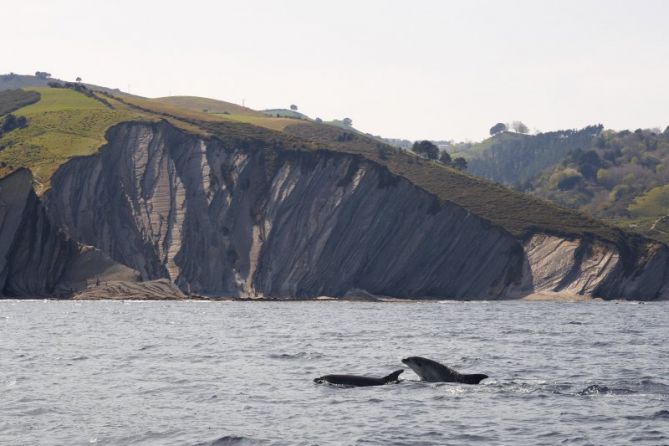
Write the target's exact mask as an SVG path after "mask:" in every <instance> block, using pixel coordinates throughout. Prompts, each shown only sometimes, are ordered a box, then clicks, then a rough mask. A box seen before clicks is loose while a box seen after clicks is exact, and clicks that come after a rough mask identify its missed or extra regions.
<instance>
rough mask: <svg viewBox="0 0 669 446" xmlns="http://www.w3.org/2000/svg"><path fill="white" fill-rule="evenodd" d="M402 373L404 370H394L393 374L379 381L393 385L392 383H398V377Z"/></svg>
mask: <svg viewBox="0 0 669 446" xmlns="http://www.w3.org/2000/svg"><path fill="white" fill-rule="evenodd" d="M402 372H404V369H399V370H395V371H394V372H393V373H391V374H390V375H388V376H384V377H383V378H381V379H382V380H383V382H384V383H394V382H398V381H399V377H400V375H401V374H402Z"/></svg>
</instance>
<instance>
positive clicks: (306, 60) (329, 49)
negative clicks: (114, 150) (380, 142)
mask: <svg viewBox="0 0 669 446" xmlns="http://www.w3.org/2000/svg"><path fill="white" fill-rule="evenodd" d="M0 11H2V15H3V19H2V27H1V28H0V37H2V39H1V41H2V42H3V49H2V55H1V56H0V73H7V72H10V71H13V72H17V73H34V72H35V71H36V70H41V71H48V72H50V73H52V74H53V75H54V77H60V78H63V79H74V78H75V77H77V76H81V77H82V78H83V79H84V81H86V82H90V83H95V84H99V85H105V86H109V87H118V88H121V89H123V90H127V89H128V86H130V91H131V92H132V93H135V94H139V95H143V96H149V97H156V96H166V95H169V94H172V95H197V96H206V97H212V98H218V99H224V100H228V101H231V102H236V103H240V102H241V101H242V99H245V100H246V105H247V106H250V107H253V108H258V109H261V108H272V107H286V106H288V105H290V104H291V103H295V104H298V105H299V107H300V110H301V111H303V112H305V113H307V114H308V115H310V116H312V117H317V116H318V117H321V118H323V119H331V118H343V117H350V118H351V119H353V123H354V125H355V126H356V127H357V128H359V129H361V130H364V131H368V132H371V133H376V134H381V135H383V136H387V137H401V138H408V139H423V138H427V139H442V138H443V139H446V138H448V139H456V140H462V139H467V138H468V139H480V138H483V137H485V136H486V135H487V132H488V129H489V128H490V126H491V125H492V124H494V123H495V122H498V121H511V120H515V119H520V120H522V121H524V122H525V123H526V124H527V125H528V126H529V127H530V128H532V129H534V128H537V129H540V130H544V131H546V130H551V129H558V128H573V127H582V126H585V125H588V124H592V123H599V122H601V123H603V124H604V125H606V126H607V127H610V128H616V129H622V128H630V129H635V128H638V127H655V126H661V127H662V128H664V127H665V126H667V125H669V25H668V23H669V22H668V20H669V1H662V0H634V1H632V0H629V1H616V0H602V1H596V0H575V1H567V0H554V1H550V2H549V1H542V0H527V1H522V0H518V1H501V0H499V1H475V0H462V1H445V0H405V1H392V0H357V1H349V0H339V1H327V2H326V1H315V0H235V1H228V0H218V1H214V0H212V1H207V0H188V1H171V0H162V1H153V0H115V1H104V2H103V1H96V0H88V1H76V0H21V1H17V0H0Z"/></svg>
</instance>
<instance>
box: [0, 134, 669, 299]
mask: <svg viewBox="0 0 669 446" xmlns="http://www.w3.org/2000/svg"><path fill="white" fill-rule="evenodd" d="M107 137H108V140H109V144H108V145H107V146H105V147H103V148H102V149H101V150H100V151H99V153H97V154H95V155H93V156H88V157H81V158H77V159H73V160H70V161H69V162H67V163H66V164H64V165H63V166H61V167H60V168H59V170H58V171H57V172H56V173H55V175H54V176H53V178H52V187H51V189H50V190H49V191H48V192H47V193H46V195H45V196H44V198H43V202H44V206H42V204H41V203H40V201H39V200H38V199H37V197H35V195H34V193H32V190H31V188H30V187H27V186H25V185H23V186H22V187H19V188H18V189H17V186H16V185H13V186H11V185H10V183H12V182H7V185H6V187H8V188H9V187H11V188H14V189H16V190H15V191H14V192H11V193H10V194H9V195H7V196H11V199H8V201H7V210H6V211H3V212H5V213H4V214H3V223H2V225H1V226H0V267H1V268H0V271H2V276H0V278H1V279H2V281H1V282H0V284H2V286H3V289H5V290H8V292H9V293H10V294H13V295H19V294H22V293H24V294H26V295H27V294H28V293H48V292H49V290H52V291H53V290H63V289H66V288H67V287H69V286H70V284H72V283H77V284H79V285H78V287H79V288H77V289H80V288H84V287H86V286H90V285H91V278H96V282H97V278H98V277H100V275H101V272H102V273H104V278H103V279H102V280H103V281H104V282H107V281H113V284H112V286H111V288H109V289H107V288H105V287H108V286H109V285H105V284H103V285H100V286H95V287H94V288H92V289H90V290H88V291H86V292H84V293H80V294H79V295H78V296H79V298H95V297H98V298H99V296H110V298H113V297H117V296H122V295H124V293H125V294H127V295H129V296H138V297H137V298H139V297H141V296H143V297H142V298H146V297H147V296H150V295H152V293H153V295H154V296H157V297H160V296H169V295H172V296H176V295H177V293H176V291H175V290H174V289H172V290H170V289H169V287H167V288H165V286H164V285H166V284H170V283H171V284H175V285H176V286H177V287H178V288H179V289H180V290H182V291H183V292H185V293H186V294H190V293H191V292H192V293H194V294H198V295H204V296H231V297H245V298H254V297H272V298H288V297H290V298H311V297H317V296H335V297H341V296H346V295H347V294H348V295H350V294H351V293H358V294H359V293H363V294H365V295H372V296H374V295H377V296H389V297H402V298H456V299H458V298H472V299H473V298H487V299H489V298H514V297H523V296H526V295H528V294H532V293H536V292H549V293H563V294H573V295H581V296H599V297H605V298H620V297H625V298H638V299H656V298H666V297H667V295H668V294H669V293H668V292H667V289H666V286H665V284H666V283H667V263H668V260H669V257H668V255H667V248H666V247H665V246H664V245H661V244H653V243H649V244H648V245H647V247H646V249H645V251H644V253H645V254H643V255H641V256H631V255H630V254H629V253H627V252H621V251H620V249H619V248H618V247H617V246H615V245H613V244H611V243H607V242H605V241H601V240H597V239H590V238H586V237H566V236H558V235H554V234H553V235H551V234H544V233H541V232H537V233H535V234H533V235H531V236H529V237H528V238H527V239H525V240H517V239H516V238H514V237H513V236H512V235H511V234H509V233H508V232H507V231H505V230H504V229H502V228H501V227H498V226H496V225H494V224H492V223H490V222H488V221H486V220H484V219H482V218H480V217H478V216H476V215H474V214H472V213H470V212H468V211H467V210H465V209H463V208H461V207H459V206H457V205H455V204H452V203H441V202H439V201H438V200H437V199H436V198H435V197H434V196H433V195H431V194H430V193H428V192H426V191H425V190H423V189H420V188H418V187H416V186H415V185H414V184H412V183H411V182H409V181H408V180H406V179H404V178H403V177H399V176H396V175H393V174H391V173H390V172H389V171H388V170H387V169H386V168H385V167H384V166H382V165H380V164H377V163H375V162H373V161H370V160H367V159H365V158H363V157H360V156H356V155H351V154H344V153H338V152H332V151H325V150H319V151H308V150H303V151H300V150H288V149H283V148H276V147H274V148H271V146H272V144H271V142H268V141H250V140H220V139H216V138H212V139H203V138H201V137H198V136H196V135H191V134H188V133H184V132H182V131H180V130H178V129H176V128H174V127H172V126H171V125H170V124H168V123H166V122H161V123H139V122H135V123H124V124H120V125H118V126H115V127H113V128H112V129H111V130H110V131H109V132H108V135H107ZM21 175H25V174H21ZM7 180H8V179H5V180H2V181H3V182H5V181H7ZM12 181H14V180H12ZM3 184H4V183H3ZM12 184H13V183H12ZM3 187H4V186H3ZM19 189H20V190H19ZM1 194H2V192H1V191H0V195H1ZM28 223H29V224H28ZM56 228H57V229H56ZM63 233H65V234H67V237H65V236H64V235H63ZM68 237H69V238H71V239H72V240H69V238H68ZM38 239H39V241H37V240H38ZM10 241H11V242H10ZM74 241H76V243H75V242H74ZM85 247H87V248H85ZM45 250H46V251H45ZM34 253H41V254H39V255H38V256H35V255H34ZM86 256H88V257H86ZM41 257H43V258H41ZM3 262H4V263H3ZM33 268H35V269H36V270H39V271H41V272H42V274H41V275H40V277H41V279H40V280H43V281H44V283H41V282H40V283H37V282H35V283H33V282H31V280H32V279H31V278H32V277H33V276H30V274H29V273H28V272H29V271H30V270H31V269H33ZM89 268H90V269H91V271H88V269H89ZM93 270H95V271H93ZM135 274H136V275H138V276H140V277H141V280H143V281H156V280H162V281H161V282H150V283H152V284H150V285H143V284H142V285H131V286H130V285H127V284H126V282H128V281H130V282H136V281H137V278H136V277H134V275H135ZM42 277H43V279H42ZM110 283H111V282H110ZM155 284H159V285H158V286H156V285H155ZM161 284H162V285H161Z"/></svg>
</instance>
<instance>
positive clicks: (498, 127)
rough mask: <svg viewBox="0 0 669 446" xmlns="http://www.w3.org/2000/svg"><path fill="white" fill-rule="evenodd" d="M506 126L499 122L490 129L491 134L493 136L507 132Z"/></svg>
mask: <svg viewBox="0 0 669 446" xmlns="http://www.w3.org/2000/svg"><path fill="white" fill-rule="evenodd" d="M506 130H507V128H506V124H504V123H503V122H498V123H497V124H495V125H493V126H492V127H490V134H491V135H496V134H498V133H502V132H506Z"/></svg>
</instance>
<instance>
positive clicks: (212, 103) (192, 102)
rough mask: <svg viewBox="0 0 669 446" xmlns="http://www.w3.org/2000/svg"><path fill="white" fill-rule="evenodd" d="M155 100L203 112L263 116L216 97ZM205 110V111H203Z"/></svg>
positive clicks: (175, 97)
mask: <svg viewBox="0 0 669 446" xmlns="http://www.w3.org/2000/svg"><path fill="white" fill-rule="evenodd" d="M154 100H155V101H158V102H162V103H164V104H169V105H172V106H174V107H179V108H184V109H186V110H192V111H198V112H204V113H219V114H231V115H241V116H258V117H263V116H265V115H264V114H263V113H261V112H259V111H256V110H252V109H250V108H248V107H243V106H241V105H237V104H233V103H231V102H225V101H220V100H217V99H209V98H201V97H198V96H167V97H164V98H156V99H154ZM205 110H206V111H205Z"/></svg>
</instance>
